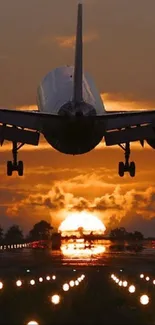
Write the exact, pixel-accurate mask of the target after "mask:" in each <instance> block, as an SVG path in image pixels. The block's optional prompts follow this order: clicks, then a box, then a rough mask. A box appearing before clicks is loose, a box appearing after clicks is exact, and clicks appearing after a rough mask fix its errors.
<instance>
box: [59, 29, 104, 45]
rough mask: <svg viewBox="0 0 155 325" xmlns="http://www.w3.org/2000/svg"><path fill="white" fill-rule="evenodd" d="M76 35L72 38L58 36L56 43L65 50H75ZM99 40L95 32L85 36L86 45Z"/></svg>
mask: <svg viewBox="0 0 155 325" xmlns="http://www.w3.org/2000/svg"><path fill="white" fill-rule="evenodd" d="M75 39H76V36H75V35H71V36H56V37H55V42H56V43H57V45H58V46H60V47H63V48H74V47H75ZM97 39H98V34H97V33H95V32H91V33H89V34H85V35H84V36H83V41H84V43H91V42H93V41H95V40H97Z"/></svg>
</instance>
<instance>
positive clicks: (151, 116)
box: [98, 110, 155, 147]
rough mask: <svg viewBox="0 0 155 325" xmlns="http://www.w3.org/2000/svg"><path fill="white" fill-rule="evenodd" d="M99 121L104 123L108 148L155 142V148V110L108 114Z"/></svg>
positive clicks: (99, 118) (99, 117)
mask: <svg viewBox="0 0 155 325" xmlns="http://www.w3.org/2000/svg"><path fill="white" fill-rule="evenodd" d="M98 120H102V122H103V121H104V122H103V124H104V129H105V142H106V145H107V146H110V145H116V144H121V143H126V142H132V141H141V144H143V141H144V140H148V141H151V142H152V140H154V147H155V110H141V111H123V112H122V111H120V112H110V113H109V112H107V113H106V114H105V115H104V117H101V116H98Z"/></svg>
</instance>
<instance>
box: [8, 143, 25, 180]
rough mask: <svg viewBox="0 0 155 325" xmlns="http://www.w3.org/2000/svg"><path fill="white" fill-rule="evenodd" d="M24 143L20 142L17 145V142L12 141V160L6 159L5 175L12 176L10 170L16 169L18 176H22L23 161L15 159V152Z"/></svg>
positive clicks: (16, 152)
mask: <svg viewBox="0 0 155 325" xmlns="http://www.w3.org/2000/svg"><path fill="white" fill-rule="evenodd" d="M23 145H24V144H23V143H22V144H20V145H19V146H17V142H13V149H12V154H13V161H8V162H7V175H8V176H12V172H13V171H14V170H16V171H17V172H18V175H19V176H23V170H24V166H23V161H21V160H19V161H18V160H17V154H18V150H19V149H20V148H21V147H22V146H23Z"/></svg>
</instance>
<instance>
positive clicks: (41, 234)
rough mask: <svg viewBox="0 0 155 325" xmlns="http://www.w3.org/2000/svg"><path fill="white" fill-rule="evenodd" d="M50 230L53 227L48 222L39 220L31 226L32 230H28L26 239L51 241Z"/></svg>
mask: <svg viewBox="0 0 155 325" xmlns="http://www.w3.org/2000/svg"><path fill="white" fill-rule="evenodd" d="M52 229H53V227H52V226H51V224H50V223H49V222H47V221H45V220H41V221H40V222H38V223H36V224H35V225H34V226H33V228H32V230H30V232H29V235H28V239H29V240H30V241H33V240H47V239H51V231H52Z"/></svg>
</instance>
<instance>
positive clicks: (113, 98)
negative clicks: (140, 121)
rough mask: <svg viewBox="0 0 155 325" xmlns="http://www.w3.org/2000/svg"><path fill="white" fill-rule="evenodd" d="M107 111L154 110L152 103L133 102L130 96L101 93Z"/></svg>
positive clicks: (133, 99) (132, 97)
mask: <svg viewBox="0 0 155 325" xmlns="http://www.w3.org/2000/svg"><path fill="white" fill-rule="evenodd" d="M101 98H102V100H103V102H104V105H105V108H106V110H107V111H123V110H126V111H135V110H141V109H146V110H147V109H148V110H149V109H154V105H155V103H154V101H144V100H135V98H134V96H133V95H132V94H125V93H122V94H121V93H101Z"/></svg>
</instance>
